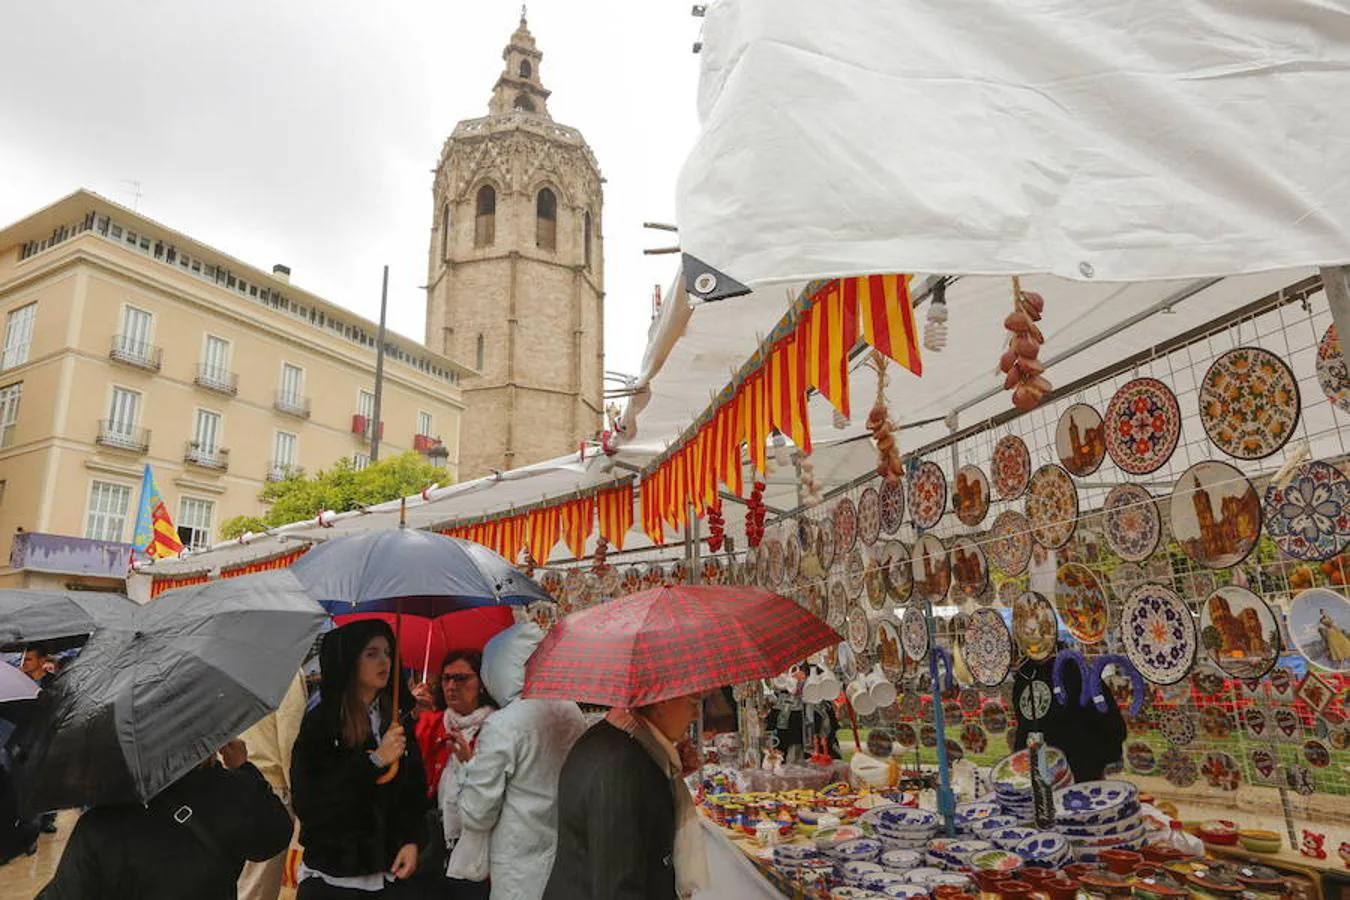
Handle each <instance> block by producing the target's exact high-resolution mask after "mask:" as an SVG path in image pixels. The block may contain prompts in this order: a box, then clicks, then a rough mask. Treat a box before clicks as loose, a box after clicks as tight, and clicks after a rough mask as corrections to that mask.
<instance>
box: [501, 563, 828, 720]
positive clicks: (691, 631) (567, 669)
mask: <svg viewBox="0 0 1350 900" xmlns="http://www.w3.org/2000/svg"><path fill="white" fill-rule="evenodd" d="M840 640H841V638H840V637H839V634H838V633H837V632H836V631H835V630H834V629H833V628H830V627H829V626H828V625H826V624H825V623H824V622H822V621H821V620H820V619H818V618H817V617H816V616H814V615H812V614H811V613H809V612H807V611H806V610H804V609H802V608H801V607H800V606H798V605H797V604H796V603H794V602H793V601H791V600H789V599H788V598H787V597H782V596H780V595H778V594H774V593H770V592H769V591H763V590H760V589H758V588H746V587H717V586H713V585H680V586H670V585H667V586H666V587H662V588H656V589H654V590H650V591H642V592H641V593H637V594H630V595H629V596H627V597H624V598H622V599H619V600H615V601H613V602H611V603H605V604H602V605H600V606H596V607H592V608H591V609H588V610H585V611H583V612H579V613H573V614H572V615H570V616H567V617H566V618H565V619H563V620H562V621H561V622H559V623H558V624H557V625H555V626H554V627H553V630H552V631H550V632H549V633H548V636H547V637H545V638H544V641H543V643H541V644H540V645H539V647H538V649H536V650H535V651H534V655H533V656H531V657H530V661H529V662H528V663H527V664H526V665H525V693H524V696H526V697H533V698H540V699H552V700H576V701H579V702H583V703H593V704H596V705H598V706H626V707H637V706H645V705H646V704H649V703H656V702H659V701H661V700H669V699H670V698H672V697H680V696H683V695H685V694H694V693H699V692H702V691H706V690H710V689H712V688H715V687H720V686H722V685H724V684H736V683H739V682H742V681H751V680H753V679H756V678H768V677H770V676H772V675H777V674H778V673H779V672H782V671H783V670H785V669H787V668H788V667H789V666H791V665H792V664H793V663H795V662H800V661H801V660H802V659H804V658H806V657H807V656H810V655H811V654H812V653H815V652H816V651H817V650H822V649H824V648H825V647H829V646H832V645H834V644H837V643H839V641H840Z"/></svg>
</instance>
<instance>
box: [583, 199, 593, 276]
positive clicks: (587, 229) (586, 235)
mask: <svg viewBox="0 0 1350 900" xmlns="http://www.w3.org/2000/svg"><path fill="white" fill-rule="evenodd" d="M581 231H582V234H581V242H582V246H583V247H585V251H586V256H585V260H586V268H588V269H589V268H590V267H591V211H590V210H589V209H588V210H586V214H585V215H584V216H582V217H581Z"/></svg>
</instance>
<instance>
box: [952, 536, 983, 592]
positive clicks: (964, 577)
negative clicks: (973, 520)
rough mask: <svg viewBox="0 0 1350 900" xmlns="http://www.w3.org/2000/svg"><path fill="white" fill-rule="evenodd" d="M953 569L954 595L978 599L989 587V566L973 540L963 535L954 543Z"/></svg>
mask: <svg viewBox="0 0 1350 900" xmlns="http://www.w3.org/2000/svg"><path fill="white" fill-rule="evenodd" d="M951 569H952V584H953V586H954V587H955V591H954V593H955V594H956V595H957V596H959V597H964V598H967V599H970V598H974V597H978V596H980V595H981V594H983V593H984V591H985V588H987V587H988V586H989V564H988V563H986V562H985V560H984V551H983V550H981V549H980V545H979V544H977V543H975V541H974V540H973V539H971V538H968V537H965V536H964V535H963V536H961V537H958V538H957V539H956V540H954V541H952V553H951Z"/></svg>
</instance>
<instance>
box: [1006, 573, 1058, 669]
mask: <svg viewBox="0 0 1350 900" xmlns="http://www.w3.org/2000/svg"><path fill="white" fill-rule="evenodd" d="M1012 611H1013V614H1012V623H1013V638H1014V639H1015V640H1016V641H1017V648H1018V649H1019V650H1021V651H1022V655H1023V656H1025V657H1027V658H1028V659H1034V660H1036V661H1037V662H1040V661H1042V660H1046V659H1049V658H1050V657H1051V656H1053V655H1054V653H1055V636H1056V634H1057V633H1058V631H1059V623H1058V621H1056V619H1055V608H1054V607H1053V606H1051V605H1050V601H1049V600H1047V599H1046V598H1045V595H1044V594H1040V593H1037V592H1036V591H1026V592H1024V593H1023V594H1022V595H1021V596H1020V597H1018V598H1017V599H1016V600H1015V601H1013V608H1012Z"/></svg>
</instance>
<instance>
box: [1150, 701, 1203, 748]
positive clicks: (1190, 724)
mask: <svg viewBox="0 0 1350 900" xmlns="http://www.w3.org/2000/svg"><path fill="white" fill-rule="evenodd" d="M1158 730H1159V731H1161V732H1162V736H1163V737H1165V738H1167V740H1168V741H1169V742H1171V743H1172V744H1174V745H1175V746H1177V747H1185V746H1186V745H1188V744H1189V743H1190V742H1191V741H1193V740H1195V717H1194V716H1192V715H1191V710H1190V708H1189V707H1184V706H1182V707H1176V708H1174V709H1165V710H1163V712H1162V716H1161V717H1159V719H1158Z"/></svg>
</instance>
